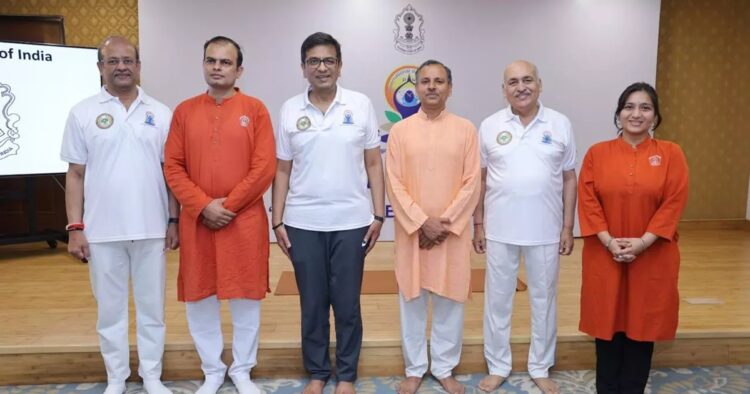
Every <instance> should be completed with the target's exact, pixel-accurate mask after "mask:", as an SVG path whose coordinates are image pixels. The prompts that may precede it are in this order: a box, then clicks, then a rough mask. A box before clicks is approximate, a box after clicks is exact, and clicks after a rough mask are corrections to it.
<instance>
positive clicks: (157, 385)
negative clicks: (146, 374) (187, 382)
mask: <svg viewBox="0 0 750 394" xmlns="http://www.w3.org/2000/svg"><path fill="white" fill-rule="evenodd" d="M143 388H144V389H145V390H146V392H147V393H148V394H172V390H170V389H168V388H167V386H165V385H164V384H163V383H162V382H161V381H160V380H159V379H149V380H145V379H144V380H143Z"/></svg>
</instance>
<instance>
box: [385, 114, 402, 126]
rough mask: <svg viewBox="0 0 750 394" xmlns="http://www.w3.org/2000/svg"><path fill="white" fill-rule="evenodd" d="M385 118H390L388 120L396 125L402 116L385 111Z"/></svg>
mask: <svg viewBox="0 0 750 394" xmlns="http://www.w3.org/2000/svg"><path fill="white" fill-rule="evenodd" d="M385 117H386V118H388V120H389V121H390V122H393V123H396V122H398V121H399V120H401V115H399V114H397V113H395V112H393V111H385Z"/></svg>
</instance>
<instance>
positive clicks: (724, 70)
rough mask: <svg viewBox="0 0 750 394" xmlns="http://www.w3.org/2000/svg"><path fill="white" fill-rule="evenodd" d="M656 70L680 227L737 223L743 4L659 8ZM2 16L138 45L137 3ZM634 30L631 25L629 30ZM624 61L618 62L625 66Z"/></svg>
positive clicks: (14, 8) (744, 169) (745, 54)
mask: <svg viewBox="0 0 750 394" xmlns="http://www.w3.org/2000/svg"><path fill="white" fill-rule="evenodd" d="M661 4H662V9H661V21H660V25H661V26H660V31H659V52H658V62H657V88H658V90H659V94H660V98H661V105H662V108H661V110H662V112H663V114H664V123H663V124H662V126H661V127H660V128H659V130H658V131H657V136H658V137H660V138H665V139H669V140H673V141H676V142H678V143H679V144H680V145H681V146H682V148H683V149H684V151H685V154H686V155H687V158H688V162H689V164H690V187H691V190H690V201H689V203H688V207H687V210H686V212H685V215H684V216H683V218H684V219H741V218H744V217H745V216H746V214H747V213H746V209H747V204H748V176H749V175H750V128H749V127H748V122H747V121H745V118H746V117H747V116H748V113H750V73H749V72H748V64H750V39H748V38H749V37H750V23H747V21H748V20H750V1H745V0H662V2H661ZM0 13H2V14H36V15H63V16H64V17H65V35H66V40H67V43H68V44H69V45H81V46H95V45H97V44H98V43H99V41H100V40H101V39H102V38H103V37H105V36H107V35H111V34H121V35H124V36H127V37H129V38H130V39H131V40H133V42H138V3H137V0H125V1H114V0H68V1H64V0H3V1H2V3H0ZM633 28H637V23H634V24H633ZM626 56H627V54H623V58H624V59H625V58H626Z"/></svg>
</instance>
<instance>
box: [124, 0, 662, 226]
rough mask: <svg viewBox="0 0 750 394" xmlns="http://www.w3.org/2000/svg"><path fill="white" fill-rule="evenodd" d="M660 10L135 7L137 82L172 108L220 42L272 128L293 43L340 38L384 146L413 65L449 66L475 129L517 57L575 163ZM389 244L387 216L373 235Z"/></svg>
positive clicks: (326, 4) (639, 69) (192, 89)
mask: <svg viewBox="0 0 750 394" xmlns="http://www.w3.org/2000/svg"><path fill="white" fill-rule="evenodd" d="M659 9H660V2H659V1H653V0H632V1H627V2H624V1H621V0H597V1H591V0H539V1H533V2H529V1H497V0H476V1H465V2H457V1H453V0H413V1H398V0H383V1H364V0H363V1H351V0H322V1H317V2H307V1H293V0H279V1H261V0H254V1H247V0H225V1H220V2H218V1H198V0H191V1H186V0H158V1H157V0H139V2H138V15H139V31H140V49H141V60H142V79H143V86H144V88H145V89H146V91H147V92H148V93H149V94H151V95H152V96H154V97H156V98H158V99H159V100H161V101H163V102H164V103H165V104H167V105H169V106H170V107H172V108H174V107H175V106H176V105H177V104H178V103H179V102H180V101H182V100H184V99H186V98H188V97H192V96H194V95H196V94H199V93H201V92H203V91H205V90H206V84H205V82H204V81H203V76H202V71H201V70H202V55H203V43H204V42H205V41H206V40H208V39H209V38H211V37H213V36H216V35H224V36H228V37H231V38H233V39H234V40H236V41H237V42H239V44H240V45H241V46H242V48H243V51H244V56H245V61H244V67H245V72H244V74H243V75H242V78H241V79H240V80H239V82H238V86H239V87H240V88H241V89H242V90H243V91H244V92H245V93H247V94H250V95H252V96H255V97H258V98H260V99H261V100H262V101H263V102H264V103H265V104H266V105H267V106H268V109H269V111H270V112H271V114H272V116H273V118H274V121H277V120H278V113H279V109H280V107H281V104H283V102H284V101H285V100H286V99H288V98H289V97H291V96H293V95H296V94H299V93H300V92H302V91H304V89H305V88H306V86H307V84H306V80H305V79H304V78H303V76H302V70H301V68H300V63H301V59H300V46H301V44H302V41H303V40H304V39H305V38H306V37H307V36H308V35H310V34H311V33H314V32H316V31H323V32H326V33H329V34H331V35H333V36H334V37H335V38H336V39H337V40H338V41H339V42H340V43H341V47H342V48H341V49H342V61H343V69H342V77H341V79H340V80H339V83H340V84H341V85H342V86H344V87H346V88H349V89H353V90H357V91H360V92H362V93H365V94H366V95H368V96H369V97H370V99H371V100H372V102H373V104H374V105H375V109H376V111H377V112H378V113H379V115H380V121H381V133H382V141H383V147H385V141H387V135H388V130H390V126H391V125H392V123H393V122H395V121H398V120H399V119H401V118H402V117H404V116H408V115H409V114H410V113H411V112H413V110H414V109H415V108H416V107H415V104H416V102H415V101H414V99H413V97H412V95H413V85H411V84H410V82H409V73H410V71H411V70H412V69H413V68H414V67H416V66H417V65H419V64H420V63H422V62H423V61H425V60H427V59H436V60H439V61H441V62H443V63H445V64H446V65H447V66H448V67H450V68H451V69H452V71H453V96H452V97H451V98H450V99H449V101H448V107H449V109H450V110H451V111H452V112H454V113H456V114H458V115H460V116H463V117H466V118H468V119H470V120H471V121H473V122H474V123H475V125H477V126H478V125H479V123H480V122H481V121H482V119H484V118H485V117H487V116H489V115H490V114H492V113H494V112H496V111H498V110H499V109H501V108H502V107H505V106H507V103H506V102H505V100H504V98H503V95H502V89H501V85H502V73H503V69H504V68H505V66H506V65H507V64H509V63H510V62H512V61H513V60H517V59H526V60H529V61H531V62H533V63H535V64H536V65H537V66H538V69H539V76H540V78H541V79H542V82H543V91H542V96H541V99H542V101H543V102H544V104H545V106H548V107H550V108H554V109H556V110H558V111H560V112H562V113H564V114H566V115H567V116H568V117H569V118H570V120H571V122H572V123H573V131H574V132H575V134H576V140H577V141H576V142H577V144H578V157H579V161H580V159H581V158H582V157H583V155H584V154H585V152H586V150H587V149H588V147H589V146H591V145H592V144H593V143H595V142H598V141H602V140H605V139H609V138H613V137H614V135H615V130H614V125H613V123H612V122H613V115H614V110H615V106H616V102H617V98H618V96H619V94H620V93H621V92H622V90H623V89H624V88H625V87H626V86H627V85H629V84H630V83H632V82H636V81H645V82H649V83H651V84H653V83H654V82H655V79H656V54H657V44H658V33H659ZM266 202H267V203H268V205H270V193H269V195H267V196H266ZM387 213H388V216H389V217H390V216H392V211H391V210H390V209H389V208H388V209H387ZM576 233H577V232H576ZM392 239H393V223H392V217H390V218H389V219H388V220H387V221H386V226H385V227H384V230H383V233H382V236H381V240H392Z"/></svg>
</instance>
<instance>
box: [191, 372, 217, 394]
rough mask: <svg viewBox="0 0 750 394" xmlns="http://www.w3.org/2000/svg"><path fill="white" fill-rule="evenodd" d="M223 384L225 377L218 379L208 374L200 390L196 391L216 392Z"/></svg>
mask: <svg viewBox="0 0 750 394" xmlns="http://www.w3.org/2000/svg"><path fill="white" fill-rule="evenodd" d="M222 384H224V380H223V379H216V378H211V377H208V376H206V380H205V381H204V382H203V384H202V385H201V387H200V388H199V389H198V391H196V392H195V394H216V392H217V391H219V389H220V388H221V385H222Z"/></svg>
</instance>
